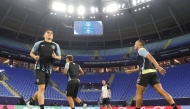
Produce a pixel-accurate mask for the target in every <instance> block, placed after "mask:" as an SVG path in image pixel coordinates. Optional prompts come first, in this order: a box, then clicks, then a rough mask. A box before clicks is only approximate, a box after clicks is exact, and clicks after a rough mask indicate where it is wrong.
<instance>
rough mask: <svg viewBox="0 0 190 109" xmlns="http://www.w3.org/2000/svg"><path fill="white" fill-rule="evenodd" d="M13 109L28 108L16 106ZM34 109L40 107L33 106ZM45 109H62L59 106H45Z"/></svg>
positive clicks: (26, 108)
mask: <svg viewBox="0 0 190 109" xmlns="http://www.w3.org/2000/svg"><path fill="white" fill-rule="evenodd" d="M8 109H9V108H8ZM13 109H28V107H27V106H25V105H24V106H21V105H20V106H17V105H15V107H14V108H13ZM33 109H40V107H39V106H33ZM45 109H62V107H59V106H45Z"/></svg>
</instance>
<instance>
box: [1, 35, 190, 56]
mask: <svg viewBox="0 0 190 109" xmlns="http://www.w3.org/2000/svg"><path fill="white" fill-rule="evenodd" d="M0 40H1V42H0V45H3V46H7V47H14V48H18V49H22V50H26V51H29V48H28V47H27V45H26V44H24V43H21V42H16V41H13V40H10V39H6V38H2V37H0ZM167 41H168V40H162V41H158V42H154V43H148V44H146V45H145V48H146V49H147V50H149V51H150V52H152V51H154V50H161V49H163V48H164V46H165V45H166V43H167ZM189 42H190V34H186V35H183V36H180V37H175V38H173V39H172V40H171V42H170V43H169V45H168V47H167V48H172V47H176V46H181V45H184V44H187V43H189ZM9 43H11V44H12V45H11V46H10V45H9ZM29 46H30V47H33V45H29ZM129 48H130V47H123V48H114V49H105V50H98V56H113V55H116V56H117V55H122V54H126V53H136V50H135V49H134V47H133V46H132V50H130V49H129ZM64 51H65V53H66V54H72V55H74V56H80V58H82V57H86V56H94V54H95V53H94V50H70V49H64ZM112 59H113V60H116V59H118V58H116V59H114V58H112ZM120 59H121V58H120ZM81 60H83V59H81ZM84 60H89V59H86V58H84ZM90 60H91V59H90Z"/></svg>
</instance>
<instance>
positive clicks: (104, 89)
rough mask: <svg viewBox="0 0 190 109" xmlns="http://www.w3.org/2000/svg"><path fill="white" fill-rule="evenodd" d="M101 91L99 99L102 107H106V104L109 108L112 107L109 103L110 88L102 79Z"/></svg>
mask: <svg viewBox="0 0 190 109" xmlns="http://www.w3.org/2000/svg"><path fill="white" fill-rule="evenodd" d="M102 85H103V86H102V93H101V97H100V100H102V103H103V106H104V109H107V106H109V108H110V109H112V107H111V105H110V98H111V90H110V87H109V85H108V84H106V81H105V80H102Z"/></svg>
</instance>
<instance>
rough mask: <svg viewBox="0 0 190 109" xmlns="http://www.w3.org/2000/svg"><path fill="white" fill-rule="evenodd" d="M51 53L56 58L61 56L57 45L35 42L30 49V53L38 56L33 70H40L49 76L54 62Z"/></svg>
mask: <svg viewBox="0 0 190 109" xmlns="http://www.w3.org/2000/svg"><path fill="white" fill-rule="evenodd" d="M53 51H54V52H55V54H56V55H57V56H61V50H60V47H59V45H58V44H57V43H55V42H46V41H38V42H36V43H35V44H34V46H33V48H32V52H34V53H35V54H36V55H39V57H40V59H39V60H38V61H36V64H35V67H34V69H40V70H42V71H44V72H46V73H50V74H51V73H52V67H53V61H54V58H53V57H52V53H53Z"/></svg>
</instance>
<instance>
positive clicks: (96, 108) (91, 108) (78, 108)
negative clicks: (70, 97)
mask: <svg viewBox="0 0 190 109" xmlns="http://www.w3.org/2000/svg"><path fill="white" fill-rule="evenodd" d="M61 109H71V108H70V107H62V108H61ZM75 109H83V108H82V107H75ZM86 109H100V108H99V107H87V108H86Z"/></svg>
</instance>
